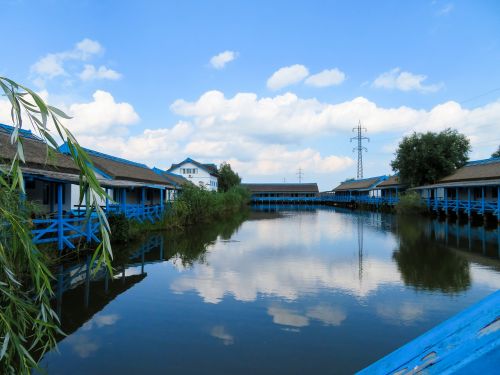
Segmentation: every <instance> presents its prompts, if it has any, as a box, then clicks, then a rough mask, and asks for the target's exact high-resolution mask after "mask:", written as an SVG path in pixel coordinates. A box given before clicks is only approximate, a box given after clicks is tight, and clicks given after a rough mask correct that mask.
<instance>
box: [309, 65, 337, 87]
mask: <svg viewBox="0 0 500 375" xmlns="http://www.w3.org/2000/svg"><path fill="white" fill-rule="evenodd" d="M344 80H345V73H344V72H342V71H341V70H339V69H337V68H334V69H329V70H328V69H325V70H323V71H322V72H320V73H317V74H313V75H311V76H309V77H308V78H307V79H306V80H305V83H306V85H309V86H315V87H328V86H336V85H340V84H341V83H342V82H344Z"/></svg>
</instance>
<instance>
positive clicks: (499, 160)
mask: <svg viewBox="0 0 500 375" xmlns="http://www.w3.org/2000/svg"><path fill="white" fill-rule="evenodd" d="M491 163H500V158H489V159H482V160H473V161H469V162H468V163H467V164H465V166H466V167H470V166H472V165H484V164H491Z"/></svg>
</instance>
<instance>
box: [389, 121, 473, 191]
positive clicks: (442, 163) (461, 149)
mask: <svg viewBox="0 0 500 375" xmlns="http://www.w3.org/2000/svg"><path fill="white" fill-rule="evenodd" d="M469 152H470V142H469V140H468V139H467V138H466V137H465V136H464V135H463V134H460V133H458V132H457V131H456V130H452V129H446V130H444V131H442V132H440V133H433V132H427V133H424V134H422V133H413V134H412V135H410V136H407V137H404V138H403V140H402V141H401V143H400V144H399V146H398V149H397V151H396V158H395V159H394V160H393V161H392V162H391V167H392V169H393V170H394V171H395V172H397V173H399V178H400V179H401V181H402V182H403V183H406V184H409V185H410V186H421V185H426V184H432V183H435V182H437V181H438V180H440V179H441V178H443V177H445V176H447V175H449V174H451V173H453V172H454V171H455V170H456V169H457V168H460V167H462V166H464V165H465V163H466V162H467V160H468V154H469Z"/></svg>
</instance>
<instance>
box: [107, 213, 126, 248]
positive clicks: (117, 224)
mask: <svg viewBox="0 0 500 375" xmlns="http://www.w3.org/2000/svg"><path fill="white" fill-rule="evenodd" d="M108 223H109V227H110V228H111V241H113V242H117V243H121V242H128V241H129V240H130V239H131V233H130V220H128V219H127V217H126V216H125V215H124V214H113V215H110V216H109V217H108Z"/></svg>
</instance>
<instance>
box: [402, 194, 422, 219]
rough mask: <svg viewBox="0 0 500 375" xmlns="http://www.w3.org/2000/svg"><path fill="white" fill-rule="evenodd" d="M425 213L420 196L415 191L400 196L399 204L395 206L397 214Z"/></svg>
mask: <svg viewBox="0 0 500 375" xmlns="http://www.w3.org/2000/svg"><path fill="white" fill-rule="evenodd" d="M425 211H426V207H425V206H424V205H422V201H421V199H420V195H419V194H418V193H417V192H415V191H408V192H406V193H405V194H402V195H401V196H400V198H399V202H398V203H397V204H396V212H397V213H398V214H415V213H423V212H425Z"/></svg>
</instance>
